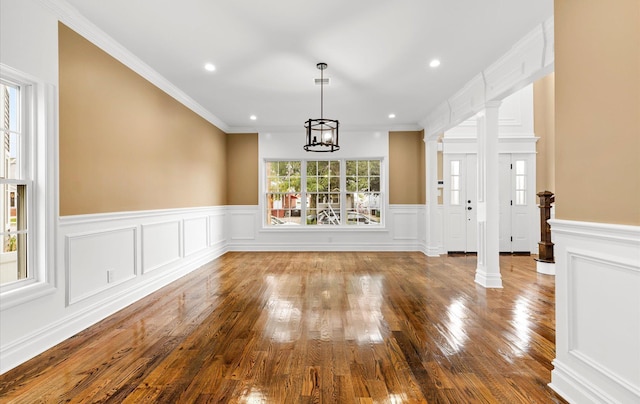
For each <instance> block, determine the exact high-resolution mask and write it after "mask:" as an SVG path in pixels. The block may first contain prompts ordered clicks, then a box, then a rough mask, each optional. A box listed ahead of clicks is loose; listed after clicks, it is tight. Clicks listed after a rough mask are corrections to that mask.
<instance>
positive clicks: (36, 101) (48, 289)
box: [0, 63, 58, 311]
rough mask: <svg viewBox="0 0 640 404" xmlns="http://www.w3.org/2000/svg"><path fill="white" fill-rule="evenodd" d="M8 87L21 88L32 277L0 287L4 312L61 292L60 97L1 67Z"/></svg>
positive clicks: (37, 82) (0, 73)
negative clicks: (58, 227)
mask: <svg viewBox="0 0 640 404" xmlns="http://www.w3.org/2000/svg"><path fill="white" fill-rule="evenodd" d="M0 78H1V79H2V81H3V82H6V83H8V84H11V85H15V86H18V87H19V88H20V93H21V97H20V108H21V112H22V118H21V121H22V125H23V126H22V128H21V132H22V134H23V135H22V136H23V139H22V142H21V143H22V144H21V147H22V150H21V151H20V152H21V157H23V158H22V161H21V162H20V164H21V167H20V168H21V170H22V173H24V175H22V179H20V180H17V181H16V180H5V181H3V182H5V183H9V182H19V183H21V184H25V185H26V186H27V196H26V200H25V203H26V204H27V208H26V210H27V213H26V221H27V229H28V233H27V234H28V235H27V253H26V259H27V278H26V279H21V280H17V281H14V282H10V283H7V284H3V285H0V311H3V310H6V309H9V308H11V307H15V306H17V305H19V304H22V303H25V302H27V301H30V300H34V299H36V298H39V297H41V296H45V295H48V294H52V293H54V292H55V290H56V277H55V273H54V268H55V265H54V263H55V244H56V242H55V238H56V234H57V233H56V230H55V220H56V217H57V208H58V202H57V200H56V199H55V195H56V191H57V189H58V184H57V174H58V171H57V165H56V164H55V161H56V158H55V155H56V154H55V153H56V151H57V144H58V143H57V142H58V141H57V130H56V117H57V116H56V113H57V92H56V88H55V86H54V85H52V84H48V83H45V82H43V81H41V80H39V79H37V78H35V77H33V76H31V75H28V74H26V73H23V72H21V71H19V70H16V69H14V68H12V67H10V66H7V65H5V64H3V63H0Z"/></svg>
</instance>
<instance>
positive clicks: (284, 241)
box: [227, 205, 426, 251]
mask: <svg viewBox="0 0 640 404" xmlns="http://www.w3.org/2000/svg"><path fill="white" fill-rule="evenodd" d="M228 208H229V211H228V218H229V219H228V222H229V233H230V237H229V239H228V244H227V247H228V249H229V250H231V251H425V237H426V235H425V232H426V223H424V222H425V221H426V213H425V212H426V211H425V206H424V205H391V206H389V207H388V208H387V209H386V210H385V213H384V215H386V216H385V219H384V221H385V223H384V225H380V226H341V227H332V226H304V225H300V226H293V225H292V226H266V225H264V224H263V223H262V212H261V211H260V207H259V206H249V205H247V206H230V207H228ZM421 222H422V223H421Z"/></svg>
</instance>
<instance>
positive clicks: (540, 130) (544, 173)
mask: <svg viewBox="0 0 640 404" xmlns="http://www.w3.org/2000/svg"><path fill="white" fill-rule="evenodd" d="M533 130H534V132H535V134H536V136H537V137H539V139H538V143H537V144H536V150H537V152H538V154H537V160H536V193H537V192H541V191H551V192H555V188H556V172H555V171H556V166H555V145H556V139H555V134H556V127H555V74H554V73H551V74H550V75H548V76H545V77H543V78H541V79H540V80H538V81H536V82H535V83H533Z"/></svg>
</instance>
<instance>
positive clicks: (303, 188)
mask: <svg viewBox="0 0 640 404" xmlns="http://www.w3.org/2000/svg"><path fill="white" fill-rule="evenodd" d="M362 160H365V161H372V160H376V161H378V162H379V165H380V174H379V177H380V190H379V191H377V192H374V193H377V194H378V203H379V209H378V210H379V211H380V222H378V223H371V224H366V225H363V224H359V223H354V224H348V223H347V222H346V221H344V220H340V224H331V225H317V224H307V219H306V218H307V215H308V214H309V206H308V203H307V198H308V196H309V195H310V194H318V193H327V194H336V192H331V190H328V191H327V192H319V191H318V192H316V191H314V192H311V193H310V192H309V191H308V189H307V164H308V163H309V162H318V161H338V162H339V165H340V175H339V177H338V178H339V184H340V190H339V192H337V194H338V195H339V200H340V217H341V218H346V217H347V215H348V213H349V211H350V210H349V209H347V206H346V205H347V194H349V193H353V192H348V191H347V186H346V164H347V161H362ZM281 161H299V162H300V166H301V169H300V172H301V175H300V200H301V207H300V217H301V221H300V225H299V226H283V225H272V224H270V223H269V221H270V215H269V214H268V212H267V210H268V198H269V195H270V194H272V192H270V191H269V189H268V185H267V181H268V178H269V173H268V172H267V164H268V163H271V162H281ZM385 163H386V161H385V158H384V157H353V158H348V157H339V158H338V157H330V156H326V157H324V156H323V157H319V158H263V159H262V164H261V167H260V170H261V172H262V175H261V176H260V177H261V178H260V190H261V191H260V194H261V196H260V206H261V209H260V210H261V213H260V217H261V223H262V226H261V227H262V229H263V230H269V231H271V230H274V231H282V230H293V231H302V230H309V229H315V230H313V231H330V230H335V229H340V231H345V230H358V231H376V230H384V229H385V219H386V209H385V206H386V203H387V201H386V198H385V197H386V192H385V190H386V188H385V184H386V165H385Z"/></svg>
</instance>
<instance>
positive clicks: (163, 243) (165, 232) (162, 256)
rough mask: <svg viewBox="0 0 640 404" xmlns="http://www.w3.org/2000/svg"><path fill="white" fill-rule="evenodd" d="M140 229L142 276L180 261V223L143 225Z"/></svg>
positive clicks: (175, 221)
mask: <svg viewBox="0 0 640 404" xmlns="http://www.w3.org/2000/svg"><path fill="white" fill-rule="evenodd" d="M140 227H141V238H142V273H143V274H144V273H148V272H151V271H153V270H154V269H158V268H161V267H162V266H164V265H168V264H171V263H172V262H174V261H177V260H179V259H180V257H181V253H180V221H177V220H174V221H171V222H163V223H151V224H143V225H141V226H140Z"/></svg>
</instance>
